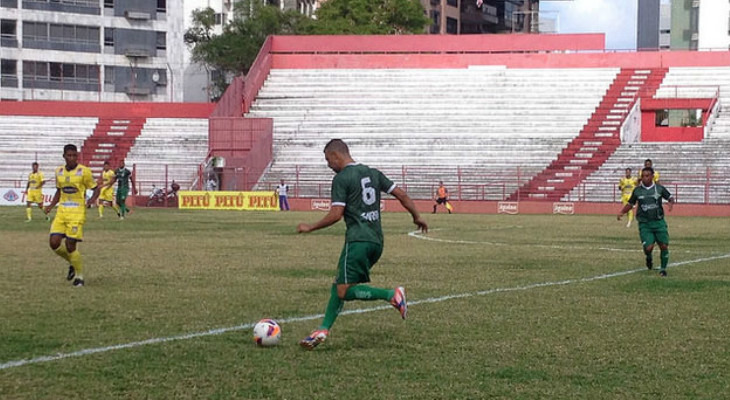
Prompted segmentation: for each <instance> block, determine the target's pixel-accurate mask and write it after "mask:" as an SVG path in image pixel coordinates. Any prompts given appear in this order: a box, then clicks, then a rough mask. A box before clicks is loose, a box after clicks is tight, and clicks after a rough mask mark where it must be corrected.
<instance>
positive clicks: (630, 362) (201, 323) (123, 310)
mask: <svg viewBox="0 0 730 400" xmlns="http://www.w3.org/2000/svg"><path fill="white" fill-rule="evenodd" d="M617 207H618V206H617ZM34 212H36V214H35V215H36V218H39V214H38V213H37V210H34ZM322 215H323V214H321V213H295V212H292V213H258V212H235V211H218V212H203V211H190V212H183V211H178V210H144V209H139V210H138V211H137V212H136V213H135V214H133V215H132V216H131V217H130V218H128V219H127V220H125V221H124V222H121V223H120V222H118V221H116V220H115V219H113V218H109V219H104V220H98V219H97V218H96V210H92V212H91V213H90V214H89V221H88V223H87V224H86V226H85V235H86V238H85V239H86V240H85V241H84V242H83V243H82V244H81V245H80V247H79V248H80V249H81V251H82V254H83V255H84V259H85V264H86V266H87V267H86V268H87V271H86V273H85V277H86V284H87V285H86V287H84V288H83V289H77V288H73V287H71V285H70V284H69V283H68V282H66V280H65V275H66V264H65V263H64V262H63V261H62V260H61V259H59V258H58V257H57V256H55V255H54V253H53V252H52V251H51V250H49V248H48V228H49V225H48V223H47V222H45V221H42V220H37V221H33V222H32V223H24V222H23V218H24V216H25V214H24V210H23V209H22V208H8V207H4V208H0V237H1V238H2V239H1V240H0V257H1V258H0V267H2V273H3V277H4V279H3V280H2V282H1V283H0V324H1V325H0V327H1V329H0V364H4V363H7V362H11V361H17V360H25V359H34V358H37V357H42V356H53V355H56V354H59V353H62V354H66V353H73V352H78V351H82V350H85V349H95V348H102V347H106V346H114V345H121V344H127V343H132V342H137V341H143V340H147V339H154V338H165V337H172V336H178V335H184V334H188V333H194V332H206V331H208V330H211V329H216V328H226V327H234V326H238V325H242V324H249V323H253V322H256V321H257V320H259V319H261V318H264V317H270V318H274V319H278V320H280V321H282V320H283V321H286V320H287V319H289V318H297V317H307V316H316V315H317V314H320V313H322V312H324V308H325V305H326V302H327V297H328V296H329V286H330V283H331V280H332V277H333V276H334V267H335V265H336V261H337V257H338V256H339V252H340V249H341V246H342V241H343V237H344V224H343V223H339V224H338V225H336V226H333V227H330V228H329V229H326V230H322V231H319V232H315V233H312V234H309V235H297V234H296V233H295V227H296V224H297V223H298V222H314V221H316V220H317V219H318V218H320V217H321V216H322ZM426 218H427V221H428V222H429V224H430V225H431V228H432V231H431V233H430V234H429V235H428V237H429V238H430V239H432V240H421V239H417V238H414V237H411V236H409V235H408V232H409V231H411V230H412V227H413V225H412V224H411V222H410V218H409V217H408V215H407V214H401V213H387V214H385V215H384V222H383V224H384V230H385V233H386V245H385V252H384V254H383V257H382V258H381V261H380V262H379V263H378V265H377V266H376V267H375V269H374V271H373V273H372V279H373V282H372V284H373V285H375V286H382V287H392V286H395V285H401V284H402V285H405V286H406V287H407V289H408V294H409V300H410V301H411V302H412V306H411V307H410V309H409V319H408V321H405V322H404V321H402V320H401V319H400V318H399V315H398V314H397V312H396V311H395V310H392V309H383V310H374V311H370V312H366V313H359V314H346V315H341V316H340V317H339V318H338V320H337V322H336V324H335V326H334V329H333V331H332V335H331V337H330V339H329V340H328V341H327V342H326V343H325V344H323V345H322V346H320V347H318V348H317V349H316V350H315V351H312V352H307V351H304V350H302V349H300V348H299V346H298V345H297V341H298V340H299V339H301V338H302V337H304V336H305V335H306V334H307V333H309V331H310V330H311V329H313V328H315V327H316V326H317V324H318V323H319V318H313V319H310V320H305V321H298V322H284V323H282V327H283V332H284V333H283V338H282V342H281V344H280V345H279V346H278V347H275V348H268V349H264V348H257V347H256V346H255V345H254V344H253V341H252V340H251V332H250V329H246V330H237V331H229V332H225V333H222V334H217V335H207V336H201V337H196V338H191V339H185V340H176V341H169V342H165V343H155V344H148V345H142V346H135V347H131V348H124V349H118V350H112V351H104V352H98V353H95V354H88V355H81V356H76V357H69V358H64V359H58V360H53V361H47V362H34V363H31V364H27V365H23V366H17V367H10V368H5V369H2V370H0V398H2V399H83V398H88V399H108V398H124V399H157V398H162V399H200V398H206V399H230V398H244V399H249V398H250V399H335V398H338V399H339V398H343V399H374V398H382V399H419V400H423V399H482V398H501V399H548V398H549V399H579V398H580V399H588V398H590V399H617V398H618V399H675V398H676V399H719V398H726V397H727V394H728V393H730V373H728V371H730V338H729V337H728V335H727V332H728V331H730V318H728V316H729V315H730V301H728V300H727V299H730V270H728V265H730V258H715V259H710V260H705V261H693V260H699V259H703V258H704V259H706V258H711V257H716V256H722V255H726V254H728V253H730V242H728V238H730V220H729V219H723V218H682V217H671V216H670V217H669V220H668V223H669V229H670V235H671V239H672V243H671V245H670V249H671V252H672V253H671V260H670V261H671V262H683V261H690V262H689V263H686V264H684V265H680V266H677V267H673V268H670V269H669V277H668V278H667V279H660V278H659V277H658V276H657V275H656V272H650V271H646V270H642V268H643V256H642V253H641V252H640V249H639V244H638V242H639V240H638V233H637V230H636V228H635V227H632V228H631V229H626V228H625V227H624V225H623V224H622V223H620V222H617V221H615V218H613V217H611V216H523V215H518V216H505V215H460V214H454V215H444V214H437V215H430V214H429V215H426ZM657 252H658V250H657ZM654 259H655V263H658V262H659V257H658V254H657V255H655V258H654ZM629 270H638V271H637V272H636V273H631V274H626V275H621V276H614V277H607V278H605V279H598V280H591V281H580V279H581V278H591V277H596V276H600V275H604V274H611V273H616V272H621V271H629ZM561 281H567V283H565V284H552V285H547V286H542V287H534V286H530V285H534V284H538V283H543V282H554V283H557V282H561ZM520 287H527V288H525V289H524V290H506V291H499V290H497V289H510V288H511V289H516V288H520ZM480 291H487V292H486V293H482V294H478V292H480ZM460 294H465V295H466V296H464V297H458V298H445V297H444V296H449V295H460ZM428 299H437V301H424V300H428ZM420 301H422V302H420ZM383 304H384V303H378V302H349V303H348V304H347V305H346V308H345V309H346V310H357V309H372V308H374V307H377V306H382V305H383Z"/></svg>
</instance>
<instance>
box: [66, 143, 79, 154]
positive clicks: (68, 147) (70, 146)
mask: <svg viewBox="0 0 730 400" xmlns="http://www.w3.org/2000/svg"><path fill="white" fill-rule="evenodd" d="M67 151H79V150H78V149H77V148H76V145H75V144H67V145H65V146H63V154H66V152H67Z"/></svg>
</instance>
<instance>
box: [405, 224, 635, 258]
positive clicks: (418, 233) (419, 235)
mask: <svg viewBox="0 0 730 400" xmlns="http://www.w3.org/2000/svg"><path fill="white" fill-rule="evenodd" d="M438 230H440V229H429V232H434V231H438ZM408 236H411V237H414V238H416V239H421V240H429V241H432V242H441V243H455V244H487V245H490V246H530V247H542V248H546V249H558V250H606V251H625V252H631V253H635V252H640V251H642V250H641V249H634V250H630V249H616V248H612V247H580V246H560V245H557V244H533V243H502V242H476V241H471V240H451V239H439V238H434V237H430V236H425V235H423V234H422V233H421V231H413V232H408Z"/></svg>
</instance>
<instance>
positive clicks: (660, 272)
mask: <svg viewBox="0 0 730 400" xmlns="http://www.w3.org/2000/svg"><path fill="white" fill-rule="evenodd" d="M659 276H661V277H662V278H666V276H667V271H665V270H661V271H659Z"/></svg>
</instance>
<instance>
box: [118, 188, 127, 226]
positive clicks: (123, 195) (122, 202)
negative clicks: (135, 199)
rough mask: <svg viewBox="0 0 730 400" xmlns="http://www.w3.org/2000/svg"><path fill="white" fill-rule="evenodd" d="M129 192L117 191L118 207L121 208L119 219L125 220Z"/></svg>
mask: <svg viewBox="0 0 730 400" xmlns="http://www.w3.org/2000/svg"><path fill="white" fill-rule="evenodd" d="M126 200H127V190H126V189H122V188H119V189H117V206H118V207H119V218H121V219H124V216H125V215H126V214H127V205H126Z"/></svg>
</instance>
